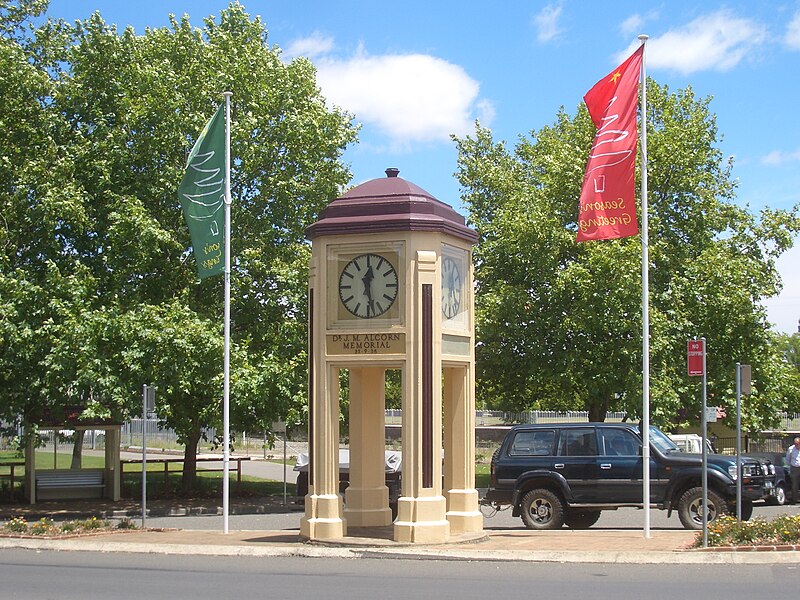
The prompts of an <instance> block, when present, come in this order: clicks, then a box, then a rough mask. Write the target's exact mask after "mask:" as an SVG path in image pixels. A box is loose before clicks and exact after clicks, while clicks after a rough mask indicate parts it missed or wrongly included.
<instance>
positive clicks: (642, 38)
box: [639, 33, 650, 42]
mask: <svg viewBox="0 0 800 600" xmlns="http://www.w3.org/2000/svg"><path fill="white" fill-rule="evenodd" d="M639 39H640V40H642V41H643V42H646V41H647V40H649V39H650V36H649V35H647V34H646V33H643V34H642V35H640V36H639Z"/></svg>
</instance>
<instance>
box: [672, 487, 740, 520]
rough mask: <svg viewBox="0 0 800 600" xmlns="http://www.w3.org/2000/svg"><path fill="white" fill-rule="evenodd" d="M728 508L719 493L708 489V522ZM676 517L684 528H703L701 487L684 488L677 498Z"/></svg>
mask: <svg viewBox="0 0 800 600" xmlns="http://www.w3.org/2000/svg"><path fill="white" fill-rule="evenodd" d="M727 510H728V507H727V506H726V505H725V502H724V501H723V500H722V498H720V496H719V494H717V493H716V492H713V491H711V490H708V522H709V523H711V522H712V521H714V520H715V519H716V518H717V517H719V516H720V515H724V514H725V513H726V512H727ZM678 517H680V520H681V523H683V526H684V527H685V528H686V529H702V528H703V488H701V487H694V488H691V489H689V490H686V491H685V492H684V493H683V495H682V496H681V498H680V500H678Z"/></svg>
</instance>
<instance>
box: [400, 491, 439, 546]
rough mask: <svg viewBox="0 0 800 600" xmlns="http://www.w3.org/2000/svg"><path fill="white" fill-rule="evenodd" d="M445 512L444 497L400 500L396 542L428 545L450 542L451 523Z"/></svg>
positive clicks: (405, 498)
mask: <svg viewBox="0 0 800 600" xmlns="http://www.w3.org/2000/svg"><path fill="white" fill-rule="evenodd" d="M445 510H446V501H445V498H444V496H432V497H430V498H407V497H404V498H400V500H399V501H398V503H397V520H396V521H395V522H394V541H396V542H407V543H426V544H431V543H438V542H446V541H448V540H449V539H450V522H449V521H448V520H447V519H446V518H445Z"/></svg>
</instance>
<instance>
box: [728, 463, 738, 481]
mask: <svg viewBox="0 0 800 600" xmlns="http://www.w3.org/2000/svg"><path fill="white" fill-rule="evenodd" d="M728 475H730V476H731V479H733V480H734V481H736V480H737V479H738V478H739V474H738V472H737V470H736V465H730V466H729V467H728Z"/></svg>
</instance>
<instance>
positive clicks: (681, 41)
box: [618, 9, 767, 74]
mask: <svg viewBox="0 0 800 600" xmlns="http://www.w3.org/2000/svg"><path fill="white" fill-rule="evenodd" d="M766 41H767V30H766V27H764V26H763V25H762V24H760V23H757V22H755V21H752V20H750V19H744V18H740V17H737V16H735V15H733V14H732V13H731V12H730V11H728V10H724V9H723V10H719V11H717V12H713V13H709V14H706V15H701V16H699V17H697V18H696V19H694V20H693V21H691V22H690V23H689V24H687V25H685V26H684V27H682V28H680V29H675V30H672V31H668V32H667V33H665V34H663V35H661V36H657V37H653V38H650V40H649V41H648V43H647V66H648V68H656V69H658V68H662V69H671V70H674V71H678V72H679V73H684V74H687V73H694V72H696V71H707V70H716V71H727V70H730V69H732V68H734V67H735V66H737V65H738V64H739V63H740V62H741V61H742V60H743V59H745V58H746V57H747V56H748V54H750V53H751V52H753V51H754V50H755V49H757V48H758V47H759V46H760V45H761V44H763V43H764V42H766ZM638 46H639V42H634V43H633V44H631V45H630V47H629V48H628V49H627V50H626V51H625V52H623V53H621V54H620V55H619V57H618V58H619V62H622V61H623V60H625V58H627V57H628V56H630V54H631V53H632V52H633V50H635V49H636V48H637V47H638Z"/></svg>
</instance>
